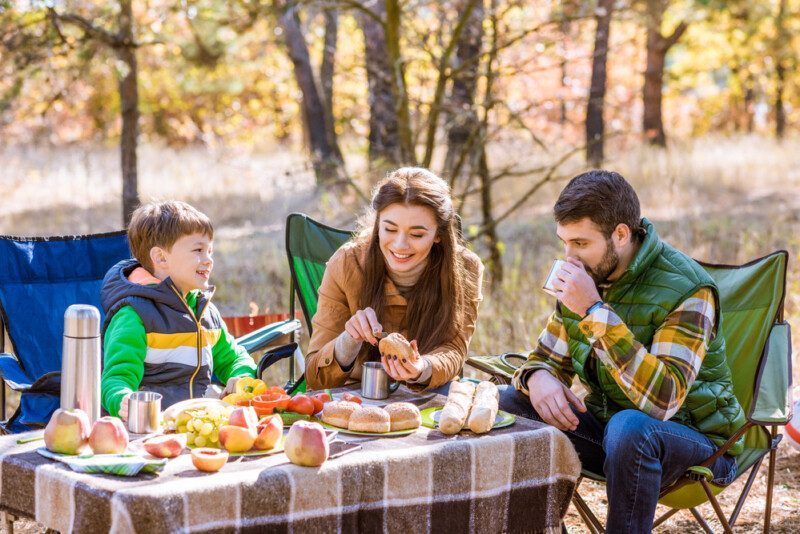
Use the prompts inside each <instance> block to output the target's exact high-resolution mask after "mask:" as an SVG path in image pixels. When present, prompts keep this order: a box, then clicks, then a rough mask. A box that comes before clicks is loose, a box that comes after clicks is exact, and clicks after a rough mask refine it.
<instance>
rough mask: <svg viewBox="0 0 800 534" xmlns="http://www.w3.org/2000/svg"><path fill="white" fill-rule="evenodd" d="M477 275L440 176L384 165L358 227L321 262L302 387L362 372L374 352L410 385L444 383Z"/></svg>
mask: <svg viewBox="0 0 800 534" xmlns="http://www.w3.org/2000/svg"><path fill="white" fill-rule="evenodd" d="M482 276H483V264H482V263H481V261H480V259H479V258H478V257H477V256H476V255H475V254H474V253H472V252H470V251H469V250H467V249H466V248H465V247H464V246H462V245H461V244H460V242H459V238H458V232H457V219H456V213H455V211H454V209H453V202H452V199H451V198H450V190H449V187H448V185H447V183H446V182H445V181H444V180H442V179H441V178H439V177H438V176H436V175H435V174H433V173H432V172H430V171H428V170H426V169H421V168H412V167H406V168H402V169H398V170H396V171H393V172H391V173H389V175H388V176H387V177H386V178H385V179H384V180H383V181H381V182H380V183H379V184H378V185H377V187H376V188H375V191H374V194H373V197H372V202H371V206H370V209H369V210H368V212H367V215H366V216H365V217H364V219H363V222H362V229H361V231H360V232H359V233H358V236H357V237H355V238H354V239H352V240H351V241H349V242H348V243H346V244H345V245H343V246H342V247H341V248H340V249H339V250H338V251H337V252H336V253H335V254H334V255H333V257H332V258H331V259H330V261H329V262H328V265H327V267H326V269H325V275H324V277H323V279H322V284H321V285H320V288H319V302H318V306H317V313H316V314H315V315H314V318H313V319H312V325H313V335H312V336H311V343H310V345H309V351H308V355H307V357H306V380H307V381H308V385H309V387H310V388H313V389H322V388H328V387H338V386H343V385H345V384H346V383H349V382H354V381H359V380H360V379H361V368H362V363H363V362H364V361H367V360H368V359H370V358H371V357H375V358H377V354H379V353H380V355H381V362H382V363H383V367H384V369H385V370H386V372H387V373H388V374H389V376H390V377H391V378H393V379H395V380H398V381H404V382H405V383H406V384H408V385H409V387H412V388H415V389H435V388H439V387H440V386H443V385H445V384H447V383H448V382H449V381H450V380H452V379H453V378H454V377H456V376H457V375H458V373H459V372H460V371H461V368H462V366H463V365H464V361H465V359H466V356H467V348H468V346H469V341H470V338H471V337H472V334H473V332H474V331H475V322H476V320H477V317H478V304H479V303H480V301H481V300H482V295H481V283H482ZM388 334H393V335H391V336H387V335H388ZM379 343H380V350H378V347H379Z"/></svg>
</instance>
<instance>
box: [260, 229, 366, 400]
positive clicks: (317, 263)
mask: <svg viewBox="0 0 800 534" xmlns="http://www.w3.org/2000/svg"><path fill="white" fill-rule="evenodd" d="M352 236H353V233H352V232H351V231H349V230H340V229H338V228H332V227H330V226H326V225H324V224H322V223H320V222H317V221H315V220H314V219H312V218H311V217H309V216H308V215H304V214H302V213H292V214H290V215H289V216H288V217H287V218H286V256H287V258H288V260H289V270H290V271H291V280H290V282H289V316H290V317H294V316H295V297H297V299H298V300H299V302H300V308H301V309H302V310H303V316H304V317H305V320H306V326H307V327H308V335H309V336H311V333H312V331H311V318H312V317H314V314H315V313H317V300H318V298H319V286H320V284H321V283H322V275H323V274H325V264H326V263H327V262H328V260H329V259H330V257H331V256H333V253H334V252H336V251H337V250H338V249H339V247H341V246H342V245H343V244H344V243H345V242H347V241H348V240H349V239H350V238H351V237H352ZM291 340H292V342H293V343H294V342H296V340H295V333H294V332H292V339H291ZM295 348H296V345H295ZM265 363H266V362H265ZM296 363H297V364H299V365H300V368H301V369H305V361H304V358H303V355H302V352H300V351H299V350H296V351H295V352H294V358H293V360H292V361H291V363H290V366H289V383H288V384H287V388H286V389H287V391H290V392H302V391H305V390H306V381H305V376H304V375H303V376H301V377H300V378H299V379H297V380H295V364H296ZM262 370H263V369H262V367H261V366H259V374H258V376H261V371H262Z"/></svg>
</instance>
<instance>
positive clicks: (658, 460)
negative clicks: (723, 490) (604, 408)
mask: <svg viewBox="0 0 800 534" xmlns="http://www.w3.org/2000/svg"><path fill="white" fill-rule="evenodd" d="M500 409H501V410H504V411H506V412H510V413H513V414H516V415H519V416H522V417H527V418H528V419H535V420H537V421H541V420H542V419H541V418H540V417H539V414H538V413H536V410H534V409H533V406H531V403H530V399H528V397H526V396H525V395H523V394H522V393H520V392H519V391H517V390H516V389H515V388H514V387H513V386H500ZM573 411H574V413H575V415H576V416H577V417H578V421H579V423H578V427H577V428H576V429H575V430H568V431H566V434H567V436H568V437H569V439H570V441H572V444H573V445H574V446H575V450H576V451H577V452H578V457H579V458H580V460H581V463H582V464H583V468H584V469H586V470H588V471H591V472H593V473H597V474H604V475H605V477H606V494H607V496H608V517H607V519H606V531H607V532H609V533H612V534H614V533H617V532H624V533H636V532H650V531H651V530H652V529H653V520H654V517H655V512H656V504H657V503H658V494H659V492H660V491H661V489H663V488H665V487H667V486H669V485H670V484H672V483H673V482H675V481H676V480H677V479H678V478H679V477H680V476H681V475H682V474H683V473H684V472H685V471H686V469H687V468H689V467H691V466H693V465H698V464H699V463H701V462H702V461H703V460H705V459H706V458H708V457H709V456H711V455H712V454H713V453H714V451H716V450H717V447H716V445H714V443H713V442H712V441H711V440H710V439H709V438H707V437H706V436H705V435H703V434H701V433H700V432H698V431H696V430H693V429H691V428H689V427H687V426H685V425H682V424H680V423H674V422H672V421H661V420H659V419H655V418H653V417H650V416H649V415H647V414H645V413H644V412H640V411H639V410H623V411H621V412H618V413H616V414H614V415H613V416H612V417H611V419H610V420H609V421H608V423H607V424H605V425H604V424H603V423H601V422H600V421H599V420H598V419H596V418H595V417H594V416H593V415H592V414H591V413H590V412H589V411H588V410H587V411H586V412H585V413H581V412H578V411H576V410H573ZM711 471H712V473H714V482H715V483H718V484H727V483H729V482H731V481H732V480H733V478H734V477H735V476H736V461H735V460H734V459H733V457H731V456H728V455H723V456H721V457H720V458H718V459H717V460H716V461H715V462H714V465H713V466H711Z"/></svg>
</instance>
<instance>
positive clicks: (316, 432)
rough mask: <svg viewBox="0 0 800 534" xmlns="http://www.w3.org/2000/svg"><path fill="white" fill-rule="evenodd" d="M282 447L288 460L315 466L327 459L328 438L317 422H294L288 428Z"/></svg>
mask: <svg viewBox="0 0 800 534" xmlns="http://www.w3.org/2000/svg"><path fill="white" fill-rule="evenodd" d="M283 448H284V451H286V456H287V457H288V458H289V461H290V462H292V463H293V464H297V465H305V466H308V467H317V466H320V465H322V464H323V463H324V462H325V460H327V459H328V451H329V449H328V440H327V438H326V436H325V429H324V428H322V425H320V424H319V423H312V422H309V421H297V422H295V423H294V424H293V425H292V426H291V428H289V433H288V434H287V435H286V441H285V442H284V444H283Z"/></svg>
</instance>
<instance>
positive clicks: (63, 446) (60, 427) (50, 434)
mask: <svg viewBox="0 0 800 534" xmlns="http://www.w3.org/2000/svg"><path fill="white" fill-rule="evenodd" d="M90 427H91V424H89V416H88V415H86V412H84V411H83V410H81V409H78V408H76V409H74V410H62V409H61V408H59V409H58V410H56V411H55V412H54V413H53V415H52V416H51V417H50V421H48V423H47V426H46V427H45V429H44V445H45V447H47V450H49V451H52V452H57V453H60V454H80V453H81V452H83V451H84V449H86V446H87V445H88V444H89V429H90Z"/></svg>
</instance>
